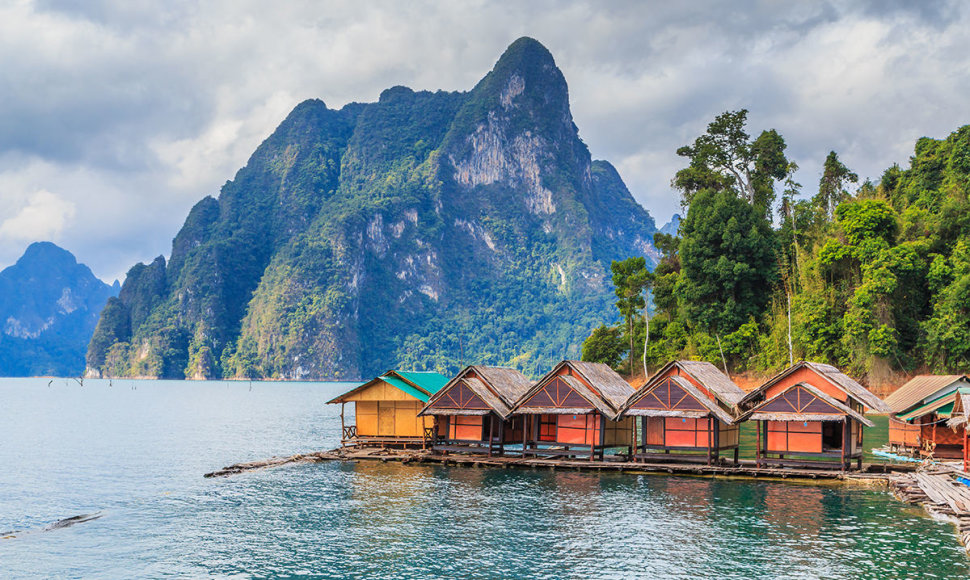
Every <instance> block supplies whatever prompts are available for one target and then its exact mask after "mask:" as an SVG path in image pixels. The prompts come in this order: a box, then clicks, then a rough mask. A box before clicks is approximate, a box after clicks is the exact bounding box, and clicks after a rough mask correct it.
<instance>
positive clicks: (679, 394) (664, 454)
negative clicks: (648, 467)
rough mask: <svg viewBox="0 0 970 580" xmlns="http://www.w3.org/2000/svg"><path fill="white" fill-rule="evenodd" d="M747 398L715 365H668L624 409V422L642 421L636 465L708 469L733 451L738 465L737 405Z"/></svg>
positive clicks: (635, 458)
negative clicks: (674, 463) (686, 464)
mask: <svg viewBox="0 0 970 580" xmlns="http://www.w3.org/2000/svg"><path fill="white" fill-rule="evenodd" d="M743 398H744V391H742V390H741V388H740V387H738V386H737V385H736V384H734V382H733V381H732V380H731V379H729V378H728V377H727V376H726V375H725V374H724V373H722V372H721V371H719V370H718V369H717V367H715V366H714V365H712V364H711V363H708V362H701V361H688V360H684V361H673V362H670V363H668V364H667V365H666V366H665V367H663V368H662V369H660V371H658V372H657V373H656V374H655V375H654V376H653V377H652V378H651V379H650V380H649V381H647V383H646V384H645V385H643V386H642V387H640V388H639V389H637V391H636V392H635V393H634V394H633V396H631V397H630V398H629V399H628V400H627V402H626V403H625V404H624V405H623V407H621V409H620V417H630V418H634V420H635V421H639V422H640V429H638V430H637V431H639V433H637V431H634V433H633V436H634V443H633V446H634V449H635V454H634V461H636V460H638V459H646V460H648V461H656V460H658V459H660V460H664V459H666V460H681V461H698V460H700V461H706V462H707V464H708V465H710V464H712V463H715V462H717V461H718V459H719V458H720V456H721V454H722V453H731V452H733V457H734V463H735V464H737V462H738V425H737V417H738V415H739V411H738V407H737V405H738V403H739V402H740V401H741V399H743ZM638 439H639V440H638ZM671 452H673V453H671Z"/></svg>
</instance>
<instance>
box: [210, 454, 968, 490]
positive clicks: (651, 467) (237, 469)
mask: <svg viewBox="0 0 970 580" xmlns="http://www.w3.org/2000/svg"><path fill="white" fill-rule="evenodd" d="M658 455H659V454H658ZM611 457H615V458H616V459H615V460H611V459H610V458H611ZM662 457H663V459H664V461H663V462H651V461H637V462H633V461H624V460H623V458H622V457H621V456H607V458H606V459H604V460H598V461H590V460H587V459H564V458H556V457H541V458H540V457H535V458H534V457H520V456H494V457H488V456H486V455H479V454H474V453H436V452H432V451H427V450H408V449H401V450H394V449H380V448H343V449H334V450H331V451H320V452H316V453H304V454H297V455H291V456H289V457H273V458H270V459H265V460H261V461H251V462H246V463H236V464H233V465H229V466H227V467H223V468H222V469H219V470H216V471H212V472H210V473H206V474H205V477H225V476H229V475H236V474H239V473H245V472H247V471H254V470H258V469H265V468H270V467H280V466H283V465H288V464H294V463H319V462H323V461H382V462H388V461H398V462H401V463H405V464H412V463H437V464H441V465H461V466H468V467H496V468H500V469H509V468H525V469H540V468H541V469H566V470H574V471H593V472H604V471H612V472H624V473H666V474H673V475H695V476H713V477H716V476H731V477H751V478H773V479H835V480H846V479H856V480H873V479H876V480H887V477H886V476H887V475H889V474H891V473H898V472H908V471H914V470H915V469H916V466H915V465H912V464H907V465H889V464H881V463H878V464H865V465H864V466H863V469H862V470H858V471H846V472H843V471H839V470H837V469H811V468H795V467H783V466H771V467H766V466H762V467H757V466H756V465H755V462H754V461H741V462H740V464H739V465H730V464H720V465H718V464H715V465H707V464H704V463H691V462H682V463H678V462H674V461H672V460H671V459H672V456H669V455H666V456H662ZM658 459H660V457H658ZM968 489H970V488H968Z"/></svg>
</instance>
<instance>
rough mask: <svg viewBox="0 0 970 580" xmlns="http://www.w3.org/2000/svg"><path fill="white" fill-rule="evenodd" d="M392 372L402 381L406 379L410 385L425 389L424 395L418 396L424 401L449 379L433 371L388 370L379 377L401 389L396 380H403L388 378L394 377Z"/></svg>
mask: <svg viewBox="0 0 970 580" xmlns="http://www.w3.org/2000/svg"><path fill="white" fill-rule="evenodd" d="M392 374H394V375H397V376H399V377H401V378H402V379H404V381H407V382H408V383H411V384H412V385H415V386H417V387H418V388H419V389H421V390H423V391H425V392H426V393H427V394H426V395H423V396H421V397H418V398H419V399H421V400H422V401H424V402H425V403H427V402H428V399H429V398H431V395H433V394H435V393H437V392H438V391H440V390H441V387H443V386H445V385H447V384H448V381H450V380H451V379H450V378H449V377H446V376H444V375H440V374H438V373H434V372H414V371H389V372H387V373H385V374H384V376H383V377H381V378H382V379H384V380H385V381H387V382H389V383H391V384H392V385H394V386H395V387H398V388H399V389H402V390H403V388H402V387H400V386H398V384H397V382H401V383H403V382H404V381H400V380H397V379H395V380H397V382H392V381H391V380H390V379H393V378H394V377H392V376H390V375H392ZM412 388H413V387H412ZM405 392H408V393H410V391H405ZM415 396H417V395H415Z"/></svg>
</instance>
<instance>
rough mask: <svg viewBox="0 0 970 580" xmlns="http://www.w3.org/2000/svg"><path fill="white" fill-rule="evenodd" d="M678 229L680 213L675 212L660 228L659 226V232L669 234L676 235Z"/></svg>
mask: <svg viewBox="0 0 970 580" xmlns="http://www.w3.org/2000/svg"><path fill="white" fill-rule="evenodd" d="M679 231H680V214H679V213H675V214H674V215H673V216H671V218H670V221H669V222H667V223H665V224H664V225H663V227H662V228H660V233H661V234H667V235H669V236H676V235H677V233H678V232H679Z"/></svg>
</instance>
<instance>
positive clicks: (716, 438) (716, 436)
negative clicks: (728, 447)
mask: <svg viewBox="0 0 970 580" xmlns="http://www.w3.org/2000/svg"><path fill="white" fill-rule="evenodd" d="M710 420H711V421H712V422H713V423H714V426H713V427H712V432H711V434H710V438H711V440H712V441H713V443H714V461H717V462H718V463H720V461H718V460H719V459H720V458H721V420H720V419H718V418H716V417H711V419H710Z"/></svg>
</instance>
